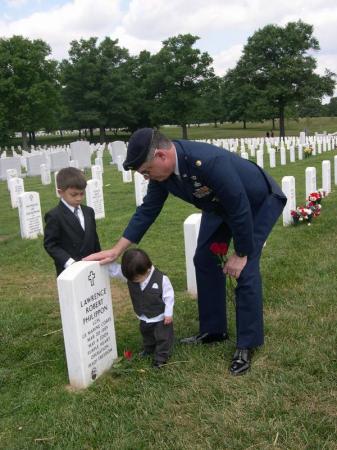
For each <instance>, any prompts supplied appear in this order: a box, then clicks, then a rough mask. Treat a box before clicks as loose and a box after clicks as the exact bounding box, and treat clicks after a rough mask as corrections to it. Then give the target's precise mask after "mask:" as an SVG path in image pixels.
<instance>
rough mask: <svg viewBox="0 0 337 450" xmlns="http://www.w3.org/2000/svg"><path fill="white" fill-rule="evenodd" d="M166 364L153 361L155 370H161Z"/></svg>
mask: <svg viewBox="0 0 337 450" xmlns="http://www.w3.org/2000/svg"><path fill="white" fill-rule="evenodd" d="M165 364H166V361H153V368H154V369H161V368H162V367H163V366H164V365H165Z"/></svg>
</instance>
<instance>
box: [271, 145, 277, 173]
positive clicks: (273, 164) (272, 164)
mask: <svg viewBox="0 0 337 450" xmlns="http://www.w3.org/2000/svg"><path fill="white" fill-rule="evenodd" d="M275 154H276V150H275V149H274V147H271V148H270V150H269V166H270V168H273V167H276V157H275Z"/></svg>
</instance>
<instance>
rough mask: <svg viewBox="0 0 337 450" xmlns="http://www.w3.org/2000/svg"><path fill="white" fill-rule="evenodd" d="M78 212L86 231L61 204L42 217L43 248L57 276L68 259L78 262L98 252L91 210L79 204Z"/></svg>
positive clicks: (98, 246) (93, 216) (93, 215)
mask: <svg viewBox="0 0 337 450" xmlns="http://www.w3.org/2000/svg"><path fill="white" fill-rule="evenodd" d="M81 209H82V212H83V215H84V222H85V230H83V228H82V227H81V224H80V223H79V221H78V219H77V218H76V217H75V214H74V213H73V212H72V211H70V209H69V208H67V206H66V205H65V204H64V203H63V202H61V201H60V203H59V204H58V205H57V206H56V208H53V209H52V210H50V211H48V212H47V213H46V215H45V217H44V219H45V223H46V225H45V230H44V248H45V249H46V251H47V252H48V253H49V255H50V256H51V257H52V258H53V259H54V263H55V267H56V272H57V275H59V274H60V273H61V272H62V271H63V270H64V265H65V263H66V262H67V261H68V259H69V258H73V259H74V260H75V261H80V260H81V259H82V258H84V257H85V256H88V255H90V254H91V253H95V252H99V251H100V250H101V246H100V243H99V239H98V235H97V232H96V221H95V213H94V210H93V209H92V208H90V207H89V206H85V205H81Z"/></svg>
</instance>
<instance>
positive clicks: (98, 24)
mask: <svg viewBox="0 0 337 450" xmlns="http://www.w3.org/2000/svg"><path fill="white" fill-rule="evenodd" d="M120 19H121V11H120V7H119V2H118V1H117V0H99V1H97V0H74V1H72V2H69V3H67V4H65V5H63V6H61V7H56V8H53V9H51V10H49V11H44V12H37V13H34V14H32V15H30V16H28V17H25V18H23V19H20V20H16V21H12V22H10V23H5V22H3V23H0V26H1V30H2V33H1V34H2V36H7V37H10V36H12V35H14V34H20V35H22V36H24V37H28V38H31V39H37V38H41V39H43V40H45V41H46V42H47V43H48V44H49V45H50V46H51V47H52V50H53V57H55V58H57V59H62V58H66V57H67V51H68V49H69V43H70V41H72V40H74V39H80V38H85V39H87V38H89V37H92V36H97V37H104V36H107V35H109V34H110V33H111V31H112V30H113V28H114V27H115V26H116V25H117V23H118V21H119V20H120Z"/></svg>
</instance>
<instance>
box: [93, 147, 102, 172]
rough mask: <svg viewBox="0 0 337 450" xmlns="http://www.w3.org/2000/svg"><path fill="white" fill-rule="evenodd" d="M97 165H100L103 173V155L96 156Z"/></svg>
mask: <svg viewBox="0 0 337 450" xmlns="http://www.w3.org/2000/svg"><path fill="white" fill-rule="evenodd" d="M97 154H98V151H97ZM95 166H100V168H101V170H102V173H104V166H103V159H102V157H101V156H97V158H95Z"/></svg>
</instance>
